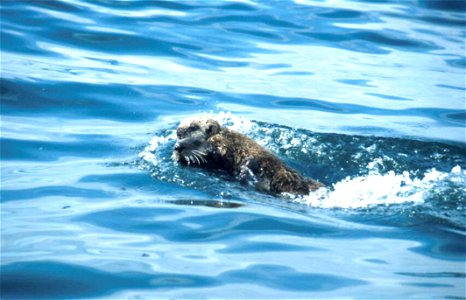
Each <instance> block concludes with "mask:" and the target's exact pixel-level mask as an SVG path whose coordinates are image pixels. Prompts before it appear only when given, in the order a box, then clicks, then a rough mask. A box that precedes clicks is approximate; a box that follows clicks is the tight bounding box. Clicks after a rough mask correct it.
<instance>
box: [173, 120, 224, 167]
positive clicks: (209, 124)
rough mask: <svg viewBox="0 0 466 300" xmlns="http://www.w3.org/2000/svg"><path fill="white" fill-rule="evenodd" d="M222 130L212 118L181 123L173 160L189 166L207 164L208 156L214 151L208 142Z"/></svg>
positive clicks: (177, 132)
mask: <svg viewBox="0 0 466 300" xmlns="http://www.w3.org/2000/svg"><path fill="white" fill-rule="evenodd" d="M220 130H221V126H220V124H219V123H218V122H217V121H215V120H214V119H211V118H205V117H203V118H197V119H193V120H189V121H185V122H183V123H181V124H180V126H179V127H178V129H177V130H176V136H177V138H178V140H177V142H176V144H175V148H174V150H173V154H172V159H173V160H174V161H179V162H183V163H187V164H188V165H189V164H191V163H197V164H199V165H200V164H202V163H206V162H207V155H208V154H209V152H210V151H212V150H211V145H210V144H209V142H208V140H209V138H210V137H211V136H213V135H215V134H217V133H219V132H220Z"/></svg>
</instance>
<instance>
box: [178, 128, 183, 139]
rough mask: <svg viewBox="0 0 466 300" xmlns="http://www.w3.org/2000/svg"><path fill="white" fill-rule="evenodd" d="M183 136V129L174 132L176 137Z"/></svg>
mask: <svg viewBox="0 0 466 300" xmlns="http://www.w3.org/2000/svg"><path fill="white" fill-rule="evenodd" d="M183 134H184V130H183V129H181V128H178V129H177V130H176V135H177V136H178V137H182V136H183Z"/></svg>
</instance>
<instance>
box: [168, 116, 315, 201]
mask: <svg viewBox="0 0 466 300" xmlns="http://www.w3.org/2000/svg"><path fill="white" fill-rule="evenodd" d="M177 136H178V142H177V144H176V145H175V150H174V151H173V155H172V158H173V160H175V161H179V162H182V163H188V164H190V163H193V164H199V165H200V166H202V167H206V168H214V169H221V170H225V171H227V172H229V173H230V174H232V175H234V176H237V177H238V178H239V179H240V180H241V181H244V182H253V184H254V185H255V187H256V188H257V189H258V190H260V191H262V192H265V193H271V194H280V193H290V194H295V195H307V194H309V192H310V191H314V190H316V189H318V188H319V187H323V186H324V185H323V184H321V183H319V182H317V181H315V180H313V179H310V178H305V177H303V176H301V175H300V174H298V173H297V172H296V171H295V170H293V169H292V168H290V167H288V166H286V165H285V164H284V163H283V162H282V161H281V160H280V159H279V158H278V157H277V156H275V155H274V154H273V153H271V152H270V151H268V150H267V149H265V148H264V147H262V146H261V145H259V144H258V143H257V142H255V141H254V140H252V139H250V138H248V137H247V136H245V135H243V134H241V133H238V132H235V131H232V130H229V129H227V128H225V127H221V126H220V124H219V123H218V122H217V121H215V120H213V119H210V118H198V119H194V120H192V121H191V122H189V123H185V124H181V125H180V126H179V127H178V130H177ZM199 149H200V150H199ZM183 151H184V152H183ZM193 151H197V154H196V155H197V158H195V157H192V156H193V153H195V152H193ZM199 152H202V153H203V155H201V154H199ZM200 156H202V157H200ZM186 157H187V158H186Z"/></svg>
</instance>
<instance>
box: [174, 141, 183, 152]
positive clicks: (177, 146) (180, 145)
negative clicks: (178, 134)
mask: <svg viewBox="0 0 466 300" xmlns="http://www.w3.org/2000/svg"><path fill="white" fill-rule="evenodd" d="M183 148H184V147H183V145H182V144H180V143H179V142H177V143H176V144H175V150H176V151H181V150H183Z"/></svg>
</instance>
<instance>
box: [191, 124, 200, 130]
mask: <svg viewBox="0 0 466 300" xmlns="http://www.w3.org/2000/svg"><path fill="white" fill-rule="evenodd" d="M198 129H199V125H196V124H194V125H191V126H189V130H191V131H196V130H198Z"/></svg>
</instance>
